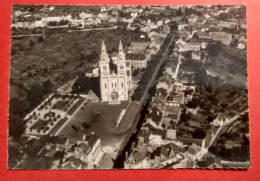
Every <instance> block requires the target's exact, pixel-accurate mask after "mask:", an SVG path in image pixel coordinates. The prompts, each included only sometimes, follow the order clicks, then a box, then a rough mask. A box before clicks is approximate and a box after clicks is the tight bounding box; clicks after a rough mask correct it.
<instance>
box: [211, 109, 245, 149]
mask: <svg viewBox="0 0 260 181" xmlns="http://www.w3.org/2000/svg"><path fill="white" fill-rule="evenodd" d="M248 111H249V110H248V109H246V110H244V111H243V112H241V113H239V114H237V115H235V116H234V117H232V118H231V119H229V120H227V121H226V122H224V124H223V125H222V126H221V127H219V129H218V130H217V132H216V133H215V135H214V136H213V137H212V138H211V140H210V143H209V145H208V148H209V147H211V146H212V145H213V144H214V143H215V142H216V140H218V139H219V137H220V135H222V134H223V133H225V132H226V131H227V130H228V129H229V127H230V126H231V125H233V124H234V123H235V122H236V120H237V119H238V118H239V117H240V116H241V115H242V114H245V113H246V112H248Z"/></svg>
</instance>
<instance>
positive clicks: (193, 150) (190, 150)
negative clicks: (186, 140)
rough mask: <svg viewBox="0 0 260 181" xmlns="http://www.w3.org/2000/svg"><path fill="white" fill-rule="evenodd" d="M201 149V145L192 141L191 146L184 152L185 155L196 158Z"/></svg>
mask: <svg viewBox="0 0 260 181" xmlns="http://www.w3.org/2000/svg"><path fill="white" fill-rule="evenodd" d="M200 150H201V147H200V146H199V145H197V144H195V143H192V145H191V146H189V147H188V149H187V151H186V152H185V153H184V157H185V158H189V159H192V160H196V155H197V154H198V153H199V151H200Z"/></svg>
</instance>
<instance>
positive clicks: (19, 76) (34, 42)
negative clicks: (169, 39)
mask: <svg viewBox="0 0 260 181" xmlns="http://www.w3.org/2000/svg"><path fill="white" fill-rule="evenodd" d="M138 38H139V34H138V33H135V32H133V31H126V30H97V31H89V32H87V31H85V32H71V33H61V34H51V35H48V36H44V37H43V41H39V37H21V38H13V39H12V43H11V49H12V51H11V69H10V72H11V79H12V81H13V82H14V83H22V84H24V85H25V87H27V88H28V87H29V86H30V84H31V83H32V82H34V81H36V80H37V82H39V83H40V82H42V81H44V80H46V79H50V80H51V81H52V83H53V84H54V85H55V88H58V87H59V86H61V85H63V84H64V83H66V82H67V81H68V80H70V79H73V78H75V77H76V76H77V75H78V74H79V73H84V72H86V71H87V70H88V69H92V68H91V66H93V65H96V63H97V61H98V59H99V52H100V49H101V41H102V40H104V41H105V43H106V46H107V50H108V52H109V53H112V52H113V51H117V49H118V44H119V40H120V39H121V40H122V43H123V45H124V46H125V45H129V44H130V43H131V41H135V40H138Z"/></svg>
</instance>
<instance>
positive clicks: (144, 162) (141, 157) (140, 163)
mask: <svg viewBox="0 0 260 181" xmlns="http://www.w3.org/2000/svg"><path fill="white" fill-rule="evenodd" d="M124 168H125V169H148V168H150V160H149V158H148V157H147V156H146V152H138V151H133V152H132V153H131V154H130V155H129V157H128V158H127V159H126V160H125V162H124Z"/></svg>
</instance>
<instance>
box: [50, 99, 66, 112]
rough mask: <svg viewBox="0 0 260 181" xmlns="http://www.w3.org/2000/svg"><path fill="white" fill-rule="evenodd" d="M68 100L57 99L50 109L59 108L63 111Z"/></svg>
mask: <svg viewBox="0 0 260 181" xmlns="http://www.w3.org/2000/svg"><path fill="white" fill-rule="evenodd" d="M68 103H69V101H58V102H57V103H56V104H54V105H53V107H52V109H59V110H62V111H65V108H66V105H67V104H68Z"/></svg>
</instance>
